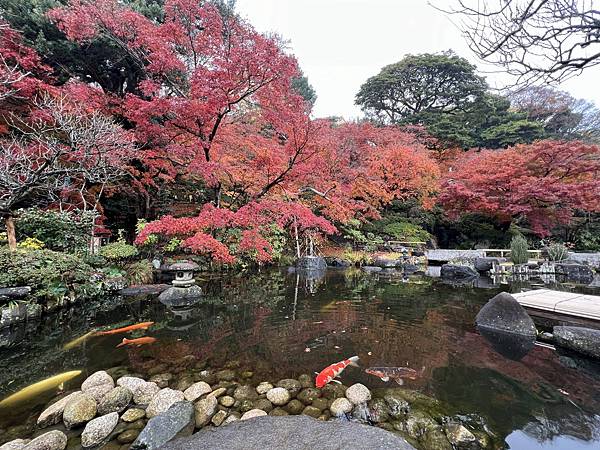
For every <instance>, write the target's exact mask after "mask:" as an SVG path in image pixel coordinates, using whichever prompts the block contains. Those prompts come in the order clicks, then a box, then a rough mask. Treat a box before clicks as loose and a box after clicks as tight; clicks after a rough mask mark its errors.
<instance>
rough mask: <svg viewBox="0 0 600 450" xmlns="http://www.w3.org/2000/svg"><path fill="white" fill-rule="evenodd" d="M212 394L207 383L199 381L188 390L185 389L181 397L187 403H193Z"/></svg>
mask: <svg viewBox="0 0 600 450" xmlns="http://www.w3.org/2000/svg"><path fill="white" fill-rule="evenodd" d="M210 392H212V388H211V387H210V385H209V384H208V383H205V382H204V381H199V382H197V383H194V384H192V385H191V386H190V387H189V388H187V389H186V390H185V391H184V392H183V395H184V396H185V399H186V400H187V401H188V402H195V401H196V400H198V399H199V398H200V397H202V396H203V395H204V394H208V393H210Z"/></svg>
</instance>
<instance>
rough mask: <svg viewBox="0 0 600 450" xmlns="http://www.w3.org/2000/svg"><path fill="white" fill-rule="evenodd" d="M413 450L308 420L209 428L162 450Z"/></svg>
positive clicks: (376, 434)
mask: <svg viewBox="0 0 600 450" xmlns="http://www.w3.org/2000/svg"><path fill="white" fill-rule="evenodd" d="M233 449H244V450H265V449H285V450H305V449H319V450H339V449H369V450H390V449H394V450H414V448H413V447H412V446H411V445H410V444H408V443H407V442H406V441H405V440H404V439H402V438H401V437H399V436H396V435H394V434H393V433H390V432H388V431H385V430H382V429H379V428H377V427H370V426H365V425H360V424H356V423H352V422H337V421H336V422H331V421H330V422H323V421H319V420H316V419H313V418H311V417H308V416H304V415H301V416H290V417H271V416H269V417H258V418H256V419H254V420H243V421H236V422H234V423H231V424H229V425H227V426H226V427H219V428H207V429H205V430H201V431H200V432H198V433H196V434H194V435H193V436H191V437H190V438H187V439H181V440H177V441H173V442H171V443H169V444H167V445H165V446H164V447H163V450H233Z"/></svg>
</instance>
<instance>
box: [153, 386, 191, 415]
mask: <svg viewBox="0 0 600 450" xmlns="http://www.w3.org/2000/svg"><path fill="white" fill-rule="evenodd" d="M183 400H185V397H184V396H183V392H181V391H175V390H173V389H169V388H164V389H161V390H160V391H159V392H158V394H156V395H155V396H154V398H153V399H152V400H151V401H150V403H149V404H148V408H146V417H148V418H149V419H151V418H153V417H155V416H157V415H159V414H161V413H163V412H165V411H167V410H168V409H169V408H170V407H171V406H173V405H174V404H175V403H177V402H181V401H183Z"/></svg>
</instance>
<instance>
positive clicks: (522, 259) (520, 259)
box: [510, 234, 529, 264]
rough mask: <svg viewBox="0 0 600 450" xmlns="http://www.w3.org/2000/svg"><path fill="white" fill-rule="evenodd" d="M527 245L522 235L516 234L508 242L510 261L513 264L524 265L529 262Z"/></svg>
mask: <svg viewBox="0 0 600 450" xmlns="http://www.w3.org/2000/svg"><path fill="white" fill-rule="evenodd" d="M527 250H529V244H528V243H527V239H525V238H524V237H523V235H522V234H517V235H516V236H515V237H513V238H512V240H511V241H510V259H511V260H512V262H513V263H515V264H526V263H527V261H529V253H528V251H527Z"/></svg>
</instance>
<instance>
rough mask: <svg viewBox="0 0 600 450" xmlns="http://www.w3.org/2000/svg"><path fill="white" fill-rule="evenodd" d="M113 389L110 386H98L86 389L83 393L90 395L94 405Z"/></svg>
mask: <svg viewBox="0 0 600 450" xmlns="http://www.w3.org/2000/svg"><path fill="white" fill-rule="evenodd" d="M113 389H114V386H111V385H110V384H99V385H98V386H92V387H90V388H88V389H87V390H86V391H85V393H86V394H88V395H91V396H92V397H93V398H94V400H96V403H99V402H100V400H102V397H104V396H105V395H106V394H108V393H109V392H110V391H112V390H113Z"/></svg>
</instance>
